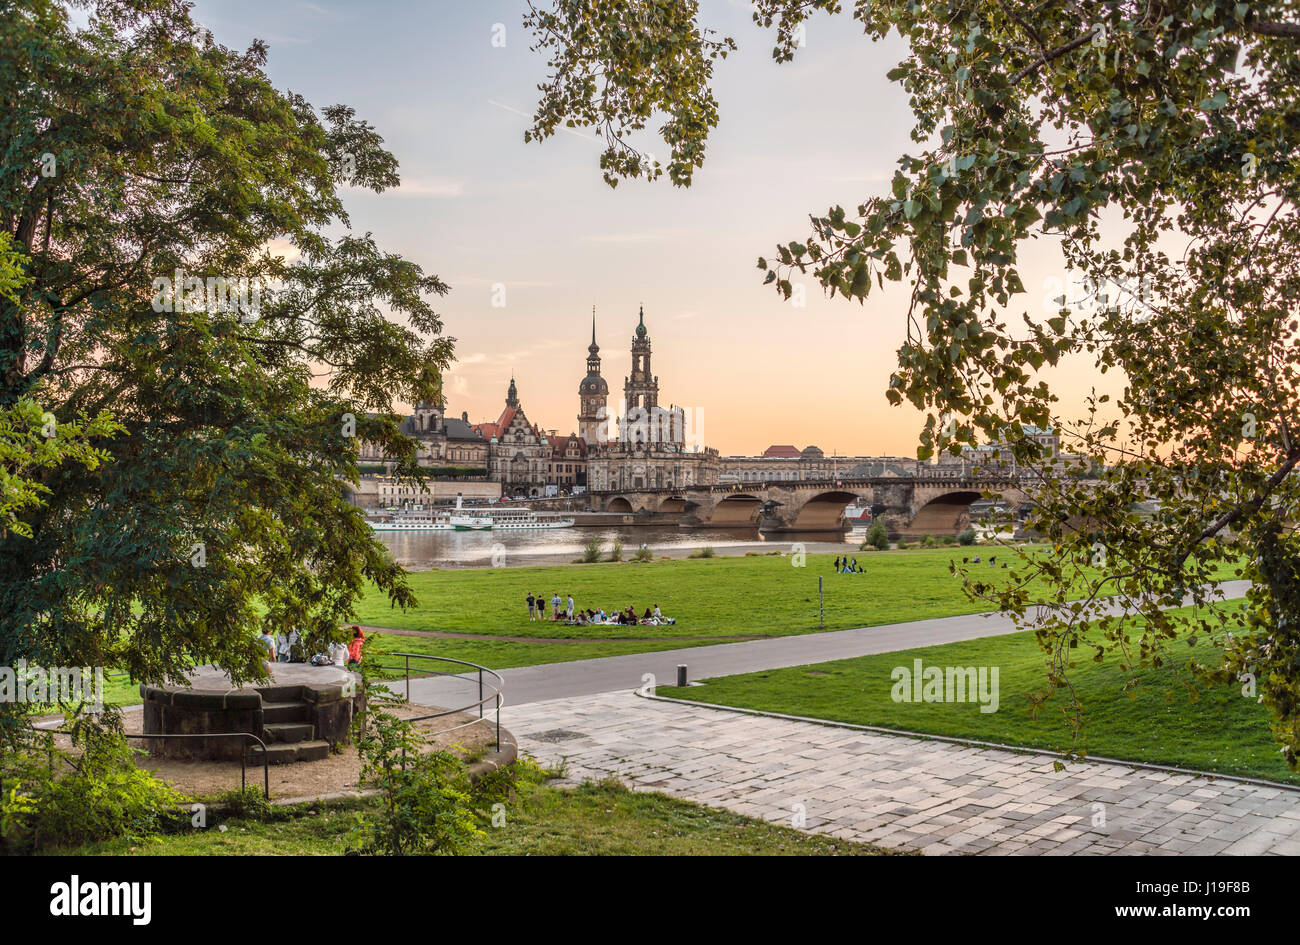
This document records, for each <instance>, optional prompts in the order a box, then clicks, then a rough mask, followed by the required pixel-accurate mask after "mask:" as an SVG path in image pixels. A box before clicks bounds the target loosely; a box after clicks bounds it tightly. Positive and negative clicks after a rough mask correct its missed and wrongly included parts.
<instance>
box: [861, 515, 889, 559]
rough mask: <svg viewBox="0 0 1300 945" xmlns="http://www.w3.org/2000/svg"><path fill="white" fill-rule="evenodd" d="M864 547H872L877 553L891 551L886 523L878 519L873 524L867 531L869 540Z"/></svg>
mask: <svg viewBox="0 0 1300 945" xmlns="http://www.w3.org/2000/svg"><path fill="white" fill-rule="evenodd" d="M862 544H863V546H864V547H865V546H867V545H870V546H871V547H873V548H875V549H876V550H877V551H888V550H889V530H888V529H887V528H885V523H884V522H882V521H881V520H880V519H876V520H875V521H874V522H872V523H871V528H870V529H868V530H867V539H866V541H864V542H863V543H862Z"/></svg>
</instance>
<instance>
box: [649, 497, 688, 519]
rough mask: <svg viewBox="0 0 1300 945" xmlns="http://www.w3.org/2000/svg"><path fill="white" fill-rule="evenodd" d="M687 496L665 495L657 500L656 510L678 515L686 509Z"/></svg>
mask: <svg viewBox="0 0 1300 945" xmlns="http://www.w3.org/2000/svg"><path fill="white" fill-rule="evenodd" d="M687 502H688V500H687V498H686V497H685V496H681V495H666V496H664V497H663V498H661V499H660V500H659V504H658V506H656V508H655V511H656V512H663V513H666V514H676V515H680V514H682V513H683V512H685V511H686V506H687Z"/></svg>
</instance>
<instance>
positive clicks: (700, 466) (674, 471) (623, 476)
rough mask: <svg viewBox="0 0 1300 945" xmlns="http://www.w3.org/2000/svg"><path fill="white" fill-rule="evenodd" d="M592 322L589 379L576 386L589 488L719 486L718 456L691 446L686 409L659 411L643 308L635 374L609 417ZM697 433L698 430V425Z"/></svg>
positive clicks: (635, 340) (636, 334)
mask: <svg viewBox="0 0 1300 945" xmlns="http://www.w3.org/2000/svg"><path fill="white" fill-rule="evenodd" d="M599 351H600V349H599V348H598V347H597V345H596V328H595V321H594V318H593V322H592V338H591V346H590V347H589V348H588V357H587V376H586V377H585V378H583V380H582V383H581V384H579V386H578V398H579V416H578V422H579V425H580V429H581V430H583V431H585V432H583V433H582V434H581V435H582V437H583V440H584V441H585V442H586V445H587V486H588V488H589V489H591V490H592V491H597V492H603V491H612V490H618V489H672V488H681V487H685V486H693V485H712V484H714V483H716V482H717V481H718V469H719V463H718V451H717V450H713V449H708V448H707V447H705V446H703V445H702V444H689V445H688V443H687V423H686V420H687V415H686V410H685V409H684V408H682V407H677V406H669V407H667V408H665V407H662V406H660V401H659V377H658V375H656V374H655V373H654V370H653V368H652V367H651V344H650V333H649V330H648V329H647V328H646V324H645V309H644V307H643V308H642V309H641V310H640V312H639V313H638V318H637V326H636V329H635V331H634V332H633V335H632V346H631V356H632V369H631V372H630V373H629V374H628V375H627V377H626V378H625V379H624V381H623V399H622V402H621V403H620V404H619V405H618V408H617V409H616V410H615V411H613V412H612V413H611V411H610V409H609V404H608V396H609V386H608V384H606V383H605V380H604V379H603V378H602V377H601V376H600V357H599ZM695 429H696V430H698V429H699V424H698V422H697V423H696V425H695Z"/></svg>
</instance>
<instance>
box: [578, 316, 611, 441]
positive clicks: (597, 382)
mask: <svg viewBox="0 0 1300 945" xmlns="http://www.w3.org/2000/svg"><path fill="white" fill-rule="evenodd" d="M608 400H609V385H608V384H607V383H605V379H604V378H603V377H601V376H600V346H599V345H597V344H596V308H595V306H592V309H591V344H590V345H588V346H587V376H586V377H584V378H583V379H582V383H581V384H579V385H578V436H580V437H582V438H583V439H584V440H586V441H587V445H588V446H595V445H596V444H597V443H598V442H600V441H601V440H604V439H607V438H608V434H607V433H605V434H602V432H601V429H602V426H603V425H604V423H605V417H604V414H605V411H606V409H607V402H608Z"/></svg>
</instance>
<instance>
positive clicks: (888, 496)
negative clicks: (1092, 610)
mask: <svg viewBox="0 0 1300 945" xmlns="http://www.w3.org/2000/svg"><path fill="white" fill-rule="evenodd" d="M989 496H992V497H994V498H996V499H998V500H1000V501H1001V503H1002V504H1004V505H1006V506H1008V507H1010V508H1011V509H1019V508H1020V507H1021V506H1023V505H1025V504H1026V503H1027V502H1029V501H1030V497H1029V495H1028V494H1027V493H1026V492H1025V491H1024V489H1023V488H1022V486H1021V481H1020V480H1019V479H1018V478H1016V477H1013V476H1003V477H998V476H973V475H958V476H945V475H942V474H938V475H933V476H931V475H925V476H916V477H905V476H882V477H874V478H866V479H826V480H804V481H771V482H763V483H726V484H719V485H709V486H688V487H685V488H663V489H635V490H613V491H609V492H589V493H584V494H583V495H577V496H571V497H565V498H561V499H547V500H536V499H534V500H529V505H530V506H532V507H534V508H540V507H549V508H567V509H572V510H585V511H590V512H612V513H616V514H622V515H626V516H638V517H651V518H652V519H653V520H654V521H656V522H660V521H661V522H665V523H667V522H672V521H676V522H677V523H678V524H681V525H684V526H688V527H689V526H695V527H705V526H711V527H758V528H761V529H762V530H763V531H767V532H819V531H824V532H831V531H842V530H843V529H844V527H845V524H846V523H845V519H844V508H845V506H847V505H849V504H850V503H852V502H853V501H854V500H859V501H860V503H861V504H863V505H867V506H870V507H871V510H872V512H873V513H874V514H875V515H876V517H877V518H879V519H881V520H882V521H883V522H884V523H885V527H886V528H887V529H888V530H889V534H890V537H891V538H900V537H903V538H910V537H916V536H921V535H955V534H957V533H958V532H960V531H962V530H963V529H965V528H968V527H970V523H971V515H970V508H971V505H972V504H973V503H975V502H977V501H979V500H980V499H983V498H987V497H989Z"/></svg>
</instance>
